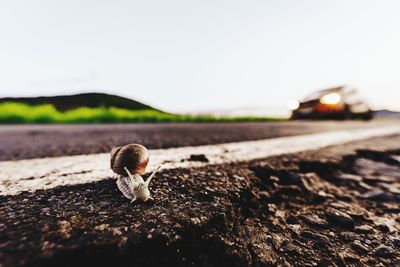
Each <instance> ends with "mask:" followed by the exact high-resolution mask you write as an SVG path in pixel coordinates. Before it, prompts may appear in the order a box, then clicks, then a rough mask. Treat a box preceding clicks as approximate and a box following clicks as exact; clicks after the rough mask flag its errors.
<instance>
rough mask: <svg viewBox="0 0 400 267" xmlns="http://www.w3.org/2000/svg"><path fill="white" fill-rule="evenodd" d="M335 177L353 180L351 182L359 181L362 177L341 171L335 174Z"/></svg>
mask: <svg viewBox="0 0 400 267" xmlns="http://www.w3.org/2000/svg"><path fill="white" fill-rule="evenodd" d="M336 178H338V179H340V180H342V181H353V182H361V181H362V177H361V176H359V175H354V174H350V173H341V174H339V175H337V176H336Z"/></svg>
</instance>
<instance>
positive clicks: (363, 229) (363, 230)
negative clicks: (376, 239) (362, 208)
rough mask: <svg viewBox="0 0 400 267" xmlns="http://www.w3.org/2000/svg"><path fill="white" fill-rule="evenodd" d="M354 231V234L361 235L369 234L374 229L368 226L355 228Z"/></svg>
mask: <svg viewBox="0 0 400 267" xmlns="http://www.w3.org/2000/svg"><path fill="white" fill-rule="evenodd" d="M354 231H355V232H356V233H362V234H371V233H373V232H374V228H373V227H372V226H369V225H366V224H364V225H361V226H357V227H356V228H355V229H354Z"/></svg>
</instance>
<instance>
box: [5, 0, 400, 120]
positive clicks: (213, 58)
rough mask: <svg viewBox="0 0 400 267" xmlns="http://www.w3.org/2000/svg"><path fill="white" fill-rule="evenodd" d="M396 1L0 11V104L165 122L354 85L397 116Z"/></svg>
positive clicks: (249, 0)
mask: <svg viewBox="0 0 400 267" xmlns="http://www.w3.org/2000/svg"><path fill="white" fill-rule="evenodd" d="M399 10H400V1H398V0H393V1H389V0H375V1H370V0H330V1H320V0H303V1H299V0H275V1H268V0H260V1H255V0H242V1H235V0H227V1H222V0H201V1H200V0H199V1H192V0H182V1H181V0H169V1H165V0H159V1H158V0H146V1H144V0H143V1H128V0H126V1H125V0H108V1H105V0H96V1H90V0H58V1H53V0H36V1H30V0H26V1H20V0H13V1H6V0H0V96H1V97H3V96H38V95H59V94H72V93H80V92H93V91H97V92H105V93H111V94H118V95H122V96H125V97H129V98H133V99H135V100H139V101H142V102H144V103H146V104H150V105H153V106H155V107H157V108H160V109H163V110H166V111H170V112H198V111H219V110H233V109H261V110H267V111H268V112H270V113H271V114H272V113H274V114H278V113H284V112H287V103H288V101H289V100H290V99H293V98H294V99H299V98H302V97H304V96H305V95H307V94H309V93H310V92H312V91H314V90H318V89H324V88H328V87H332V86H337V85H342V84H346V85H351V86H355V87H356V88H358V89H359V90H360V92H361V93H362V95H363V96H365V98H366V100H367V101H368V102H369V103H370V104H371V106H372V107H373V108H376V109H380V108H388V109H392V110H399V111H400V101H399V98H400V75H399V74H400V72H399V71H400V30H399V29H400V16H399Z"/></svg>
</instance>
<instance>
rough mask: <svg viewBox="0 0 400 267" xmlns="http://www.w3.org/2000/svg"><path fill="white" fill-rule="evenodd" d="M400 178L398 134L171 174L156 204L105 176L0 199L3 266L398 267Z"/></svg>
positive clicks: (162, 178)
mask: <svg viewBox="0 0 400 267" xmlns="http://www.w3.org/2000/svg"><path fill="white" fill-rule="evenodd" d="M65 160H68V159H65ZM26 163H27V162H25V164H21V169H24V168H25V169H27V170H31V169H32V167H29V166H28V165H27V164H26ZM97 166H98V168H102V167H103V166H102V165H101V164H98V165H97ZM74 167H75V166H74V164H70V166H69V167H68V171H69V172H70V173H73V175H75V176H77V177H80V178H84V176H85V175H86V173H84V172H79V171H78V172H77V170H76V169H75V168H74ZM38 168H41V165H40V164H38V165H37V166H35V167H34V169H38ZM59 168H60V166H59V165H57V164H55V166H54V170H57V169H59ZM399 169H400V135H397V136H390V137H388V136H385V137H376V138H372V139H367V140H360V141H357V142H351V143H346V144H342V145H337V146H330V147H326V148H322V149H317V150H308V151H303V152H300V153H295V154H284V155H280V156H274V157H269V158H264V159H258V160H254V161H247V162H238V163H235V164H231V163H227V164H217V165H207V166H202V167H196V168H187V169H182V168H180V169H163V170H161V172H160V173H158V174H157V176H156V178H155V179H154V180H153V181H152V183H151V188H150V189H151V193H152V196H153V197H154V201H149V202H146V203H130V201H129V200H127V199H126V198H125V197H123V195H122V194H121V192H119V190H118V189H117V186H116V185H115V179H113V178H112V177H111V176H107V175H105V176H103V178H104V179H101V180H100V181H94V182H88V183H84V184H74V185H71V184H64V185H60V186H57V187H54V188H48V189H39V190H36V191H31V190H26V191H23V192H20V193H18V194H15V195H2V196H0V203H1V204H2V205H0V218H1V220H0V266H4V267H14V266H97V267H101V266H138V267H140V266H182V267H187V266H226V267H228V266H229V267H232V266H237V267H240V266H244V267H247V266H249V267H250V266H399V264H400V261H399V259H400V250H399V248H400V235H399V233H400V224H399V222H400V216H399V203H400V202H399V201H400V191H399V189H400V175H399V173H400V172H399ZM0 170H1V171H4V170H3V169H1V168H0ZM92 172H93V175H98V172H97V171H96V170H92ZM52 175H53V178H52V180H55V179H59V178H61V174H58V175H57V174H56V175H55V174H54V173H52V172H48V173H47V174H45V175H43V174H42V173H41V172H37V173H36V174H32V175H31V174H27V176H26V177H24V179H25V180H26V182H27V183H28V184H29V183H30V184H32V185H34V184H35V183H36V182H38V181H40V180H43V178H46V177H47V176H52ZM54 175H55V176H54ZM0 177H1V175H0Z"/></svg>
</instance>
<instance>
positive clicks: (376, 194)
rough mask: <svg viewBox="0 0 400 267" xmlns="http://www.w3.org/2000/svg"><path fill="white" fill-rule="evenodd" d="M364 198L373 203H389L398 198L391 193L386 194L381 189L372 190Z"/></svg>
mask: <svg viewBox="0 0 400 267" xmlns="http://www.w3.org/2000/svg"><path fill="white" fill-rule="evenodd" d="M361 197H362V198H366V199H369V200H373V201H382V202H389V201H395V200H396V197H395V196H394V195H392V194H390V193H387V192H384V191H382V190H381V189H376V188H374V189H372V190H370V191H368V192H367V193H365V194H363V195H361Z"/></svg>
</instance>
